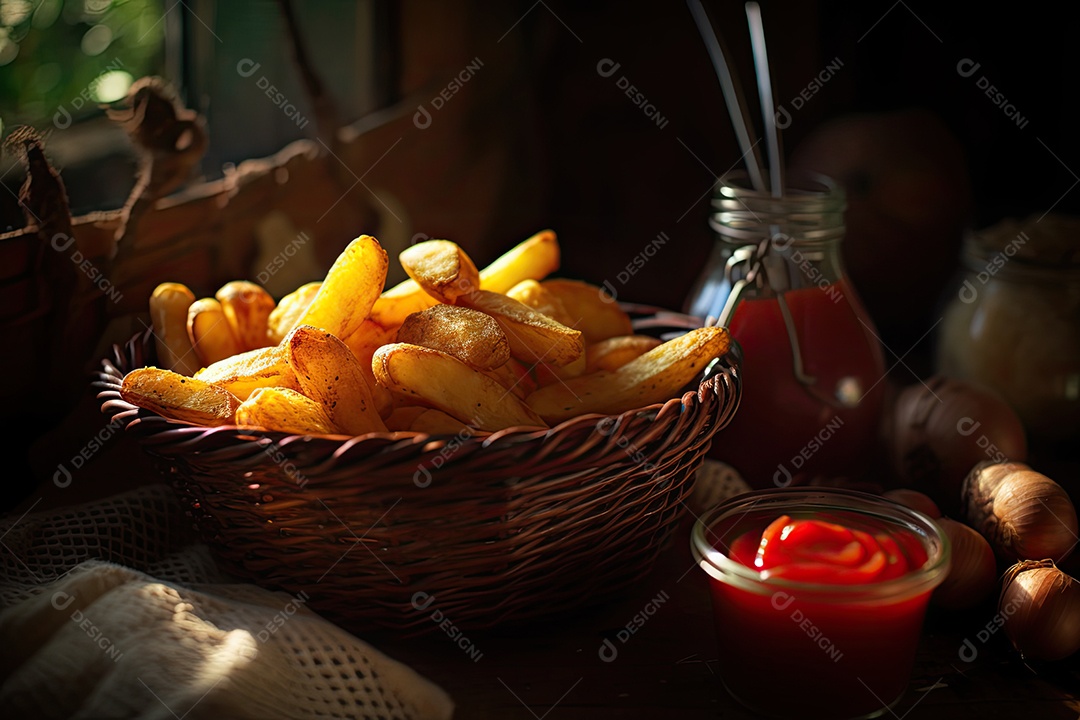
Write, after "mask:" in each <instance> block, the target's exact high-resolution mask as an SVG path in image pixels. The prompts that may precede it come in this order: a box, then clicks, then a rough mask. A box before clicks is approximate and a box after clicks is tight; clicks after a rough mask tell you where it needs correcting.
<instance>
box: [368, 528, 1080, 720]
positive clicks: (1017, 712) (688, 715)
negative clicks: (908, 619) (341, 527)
mask: <svg viewBox="0 0 1080 720" xmlns="http://www.w3.org/2000/svg"><path fill="white" fill-rule="evenodd" d="M691 519H692V518H691ZM689 532H690V522H684V523H683V524H682V526H681V527H680V528H679V531H678V532H677V533H676V535H675V537H674V538H673V539H672V542H671V543H670V544H669V545H668V546H667V548H666V549H665V551H664V553H663V555H662V556H661V558H660V560H659V562H658V563H657V566H656V567H655V569H654V570H653V572H652V573H651V574H650V575H649V576H648V577H647V578H646V579H645V580H643V581H642V582H641V583H639V584H638V585H637V586H636V587H634V588H632V589H631V590H629V591H628V592H627V593H626V596H625V598H624V599H622V600H619V601H617V602H613V603H609V604H606V605H603V606H600V607H593V608H590V609H586V610H582V611H579V612H577V613H575V614H574V615H573V616H571V617H563V618H559V619H554V620H550V621H541V622H537V623H534V624H530V625H528V626H525V627H519V628H515V629H508V630H500V631H497V632H485V633H470V634H467V637H468V640H469V642H470V643H471V644H472V645H473V646H475V648H476V649H477V651H478V652H479V657H476V655H477V653H476V652H473V653H472V656H471V657H470V655H469V654H467V653H466V652H465V651H464V650H462V649H461V648H460V647H459V646H458V644H456V643H455V641H454V640H452V639H451V638H450V637H448V636H447V635H446V634H445V633H444V632H442V631H440V630H439V629H438V628H436V629H435V632H434V633H433V634H431V635H430V636H426V637H423V638H420V639H413V640H408V641H401V640H397V639H394V638H381V639H379V640H376V645H377V646H378V647H379V648H380V649H381V650H383V651H384V652H386V653H387V654H389V655H391V656H393V657H395V658H398V659H400V660H403V661H405V662H407V663H409V664H410V665H412V666H413V667H414V668H415V669H416V670H418V671H419V672H421V673H423V674H424V675H426V676H427V677H429V678H431V679H432V680H434V681H435V682H437V683H439V684H440V685H441V686H442V687H443V688H444V689H445V690H447V691H448V692H449V693H450V694H451V696H452V697H453V698H454V701H455V702H456V704H457V713H456V714H455V716H454V717H455V718H457V720H471V719H473V718H507V719H508V720H512V719H515V718H523V719H527V718H533V720H537V719H538V718H549V719H550V720H559V719H560V718H562V719H569V720H573V719H577V718H590V719H599V720H607V719H609V718H610V719H612V720H613V719H615V718H654V719H657V720H666V719H667V718H671V719H672V720H675V719H676V718H678V719H679V720H696V719H698V718H701V719H702V720H704V719H705V718H721V717H722V718H740V719H741V718H748V719H749V718H756V717H758V716H756V715H754V714H752V713H750V712H748V711H746V710H744V709H743V708H742V707H741V706H739V705H738V704H737V703H736V702H735V701H734V700H732V699H731V698H730V697H729V696H728V695H727V693H726V691H725V690H724V689H723V687H722V686H721V685H720V682H719V679H718V678H717V676H716V674H715V672H716V658H717V656H718V653H720V652H723V648H722V647H720V646H719V645H718V642H717V638H716V636H715V632H714V624H713V618H712V612H711V607H710V600H709V596H708V589H707V586H706V579H705V575H704V573H703V572H702V571H701V570H700V569H698V568H697V566H696V565H695V564H694V562H693V560H692V558H691V555H690V549H689ZM663 595H666V596H667V599H666V600H662V602H658V603H656V604H654V606H653V608H654V610H655V612H654V613H653V614H652V615H651V616H649V617H648V618H647V620H646V622H645V623H644V625H642V626H641V627H640V629H638V630H637V632H635V633H634V634H632V635H629V637H628V639H627V640H626V641H625V642H620V640H619V638H618V637H617V634H618V631H619V630H620V629H621V628H624V627H625V626H626V625H627V624H628V623H630V622H631V621H632V618H633V617H634V616H635V614H637V613H640V612H642V610H643V609H644V608H645V607H646V605H648V604H649V603H650V601H654V600H657V599H662V598H663ZM993 615H994V603H993V602H989V603H988V604H987V606H985V607H980V608H978V609H976V610H972V611H968V612H965V613H960V614H945V613H942V612H939V611H935V612H932V613H931V614H930V616H929V617H928V618H927V622H926V626H925V629H924V632H923V638H922V642H921V645H920V648H919V654H918V658H917V661H916V666H915V669H914V672H913V674H912V678H911V682H910V684H909V686H908V691H907V694H906V695H905V696H904V697H903V698H902V699H901V701H900V702H899V703H898V704H897V705H896V706H894V707H893V709H892V714H890V713H888V712H886V713H885V717H896V718H910V719H911V720H919V719H920V718H923V719H938V718H940V719H942V720H944V719H945V718H949V719H957V720H965V719H968V718H970V719H971V720H975V719H976V718H977V719H979V720H984V719H990V718H1077V717H1080V655H1078V656H1074V657H1073V658H1071V659H1070V660H1067V661H1064V662H1060V663H1056V664H1053V665H1050V666H1048V667H1041V668H1037V669H1036V670H1033V669H1031V668H1028V667H1026V666H1025V665H1024V663H1023V662H1022V661H1021V660H1020V659H1019V657H1018V656H1017V655H1016V653H1015V652H1013V651H1012V649H1011V647H1010V646H1009V644H1008V641H1007V640H1006V639H1005V638H1004V637H1003V636H1002V633H1001V632H1000V631H998V632H997V633H995V634H993V635H991V636H989V639H988V640H987V641H986V642H982V641H981V640H980V639H979V635H978V633H979V631H980V630H981V629H983V628H984V626H985V624H986V623H987V622H988V621H989V620H990V618H991V617H992V616H993ZM451 621H452V618H451ZM985 634H986V633H984V635H985ZM626 635H627V634H626V633H624V637H625V636H626ZM965 638H969V639H970V640H971V643H972V645H974V646H975V649H976V652H975V657H974V659H971V660H970V661H965V660H964V659H962V658H961V656H960V654H961V648H962V647H965V646H964V643H963V641H964V639H965ZM605 639H610V640H611V641H612V643H613V644H614V645H615V647H616V649H617V654H616V656H615V657H614V659H611V660H610V661H605V660H604V659H602V658H601V656H600V649H601V646H602V644H603V642H604V640H605ZM462 644H464V643H462ZM606 654H607V655H608V657H609V658H610V653H606ZM964 656H965V657H967V658H970V656H971V653H970V651H969V650H967V649H965V653H964ZM474 658H475V659H474ZM782 689H783V688H782V686H778V688H777V690H778V691H782Z"/></svg>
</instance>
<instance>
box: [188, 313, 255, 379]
mask: <svg viewBox="0 0 1080 720" xmlns="http://www.w3.org/2000/svg"><path fill="white" fill-rule="evenodd" d="M187 329H188V338H189V339H190V340H191V345H192V346H193V347H194V348H195V354H196V355H198V356H199V363H200V364H201V365H202V366H203V367H206V366H207V365H210V364H213V363H216V362H217V361H218V360H224V359H225V358H227V357H231V356H233V355H236V354H237V353H240V352H243V351H244V348H243V347H241V346H240V340H239V339H237V337H236V334H235V333H234V332H233V329H232V324H231V323H230V322H229V321H228V320H227V319H226V318H225V311H224V310H222V309H221V303H220V302H218V301H217V300H215V299H214V298H199V299H198V300H196V301H195V302H193V303H192V304H191V307H189V308H188V318H187Z"/></svg>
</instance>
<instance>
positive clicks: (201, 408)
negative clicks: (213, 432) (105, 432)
mask: <svg viewBox="0 0 1080 720" xmlns="http://www.w3.org/2000/svg"><path fill="white" fill-rule="evenodd" d="M120 397H122V398H123V399H124V400H126V401H127V402H129V403H131V404H132V405H138V406H139V407H141V408H145V409H147V410H150V411H151V412H156V413H157V414H158V415H161V416H163V417H167V418H172V419H173V420H184V421H185V422H189V423H194V424H196V425H208V426H215V427H216V426H218V425H229V424H231V423H232V422H233V416H234V415H235V414H236V410H237V408H238V407H239V406H240V399H239V398H237V397H236V396H235V395H233V394H232V393H230V392H229V391H228V390H225V389H224V388H221V387H218V386H217V385H212V384H210V383H207V382H203V381H201V380H196V379H195V378H190V377H188V376H186V375H181V374H180V373H175V372H173V371H171V370H161V369H158V368H155V367H147V368H139V369H137V370H132V371H131V372H129V373H128V374H127V375H125V376H124V381H123V383H122V384H121V386H120Z"/></svg>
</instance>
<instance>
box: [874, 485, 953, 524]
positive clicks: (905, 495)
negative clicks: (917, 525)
mask: <svg viewBox="0 0 1080 720" xmlns="http://www.w3.org/2000/svg"><path fill="white" fill-rule="evenodd" d="M882 497H886V498H888V499H889V500H892V501H893V502H895V503H900V504H901V505H903V506H904V507H906V508H911V509H912V510H914V511H916V512H921V513H922V514H923V515H925V516H926V517H928V518H930V519H931V520H937V519H938V518H939V517H941V510H939V509H938V506H937V503H935V502H934V500H933V498H931V497H930V496H929V495H927V494H926V493H921V492H919V491H918V490H912V489H911V488H896V489H894V490H889V491H887V492H885V493H884V495H883V496H882Z"/></svg>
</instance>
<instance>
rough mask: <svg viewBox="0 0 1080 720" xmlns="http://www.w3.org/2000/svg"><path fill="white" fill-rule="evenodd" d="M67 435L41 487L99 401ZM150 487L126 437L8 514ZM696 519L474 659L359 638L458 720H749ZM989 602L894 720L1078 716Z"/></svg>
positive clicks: (937, 637) (1074, 672)
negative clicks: (622, 583) (445, 702)
mask: <svg viewBox="0 0 1080 720" xmlns="http://www.w3.org/2000/svg"><path fill="white" fill-rule="evenodd" d="M94 422H97V423H98V425H93V424H92V423H94ZM65 425H66V426H67V430H68V431H67V432H66V433H62V435H66V436H68V437H67V439H66V440H65V441H63V442H60V441H58V440H55V439H54V441H53V442H52V443H50V444H49V445H47V446H45V447H40V448H37V452H31V464H32V465H34V466H35V468H36V473H35V474H36V475H37V476H38V477H39V478H51V477H52V472H53V470H54V469H55V462H56V460H55V458H57V457H61V458H66V457H71V456H72V455H73V454H74V453H75V452H76V451H77V450H78V449H79V448H81V447H83V446H84V445H85V444H86V435H87V432H86V428H87V427H99V426H100V416H99V415H98V410H97V407H96V403H95V402H93V401H92V400H90V401H88V402H87V403H85V404H84V406H83V407H82V408H81V409H80V412H76V413H74V414H73V415H72V417H70V418H68V420H67V422H66V423H65ZM35 456H36V457H35ZM1074 469H1075V468H1074ZM1062 476H1063V477H1064V476H1066V475H1062ZM148 477H153V471H152V469H151V467H150V465H149V463H148V462H147V460H146V458H145V456H144V455H143V454H142V453H141V452H140V451H139V449H138V447H137V444H136V443H135V442H134V441H133V439H132V438H130V437H127V436H125V435H124V434H123V433H118V434H116V436H115V437H113V438H111V439H109V440H108V442H107V443H106V444H105V447H104V448H103V449H102V451H101V452H100V453H98V454H97V455H96V456H95V457H94V459H93V462H90V463H87V466H86V467H85V468H83V469H82V470H80V471H79V473H77V474H76V476H75V478H74V481H73V482H72V483H70V485H68V486H66V487H64V488H62V489H58V488H57V487H56V486H55V485H54V484H53V483H52V482H48V481H44V482H41V481H38V482H36V483H34V484H35V487H34V489H33V490H32V491H31V492H30V494H29V495H28V496H27V497H26V498H25V499H24V500H23V501H22V502H21V503H20V505H19V506H18V507H16V508H14V509H13V512H14V514H15V516H16V517H18V516H19V515H21V514H22V513H23V512H25V511H26V510H29V509H31V508H33V509H35V510H38V511H40V510H44V509H46V508H50V507H58V506H62V505H72V504H78V503H82V502H87V501H90V500H94V499H98V498H102V497H106V496H108V495H112V494H115V493H117V492H121V491H123V490H126V489H131V488H134V487H137V486H138V485H140V484H142V483H144V482H146V479H147V478H148ZM17 479H19V478H11V480H12V481H14V480H17ZM25 480H26V482H32V481H31V479H30V478H29V477H27V478H25ZM692 520H693V518H692V517H690V515H689V514H688V515H687V517H686V519H685V520H684V522H683V523H682V524H681V526H680V527H679V529H678V530H677V532H676V533H675V534H674V536H673V537H672V539H671V541H670V542H669V543H668V545H667V546H666V548H665V550H664V552H663V553H662V555H661V556H660V558H659V560H658V561H657V563H656V566H655V567H654V569H653V571H652V572H651V574H649V575H648V576H647V577H646V578H645V579H644V580H642V581H641V582H640V583H638V584H637V586H636V587H633V588H631V589H629V590H627V591H626V593H625V596H624V597H623V599H621V600H619V601H616V602H611V603H608V604H605V605H602V606H598V607H591V608H587V609H584V610H580V611H577V612H575V613H573V614H572V615H570V616H564V617H561V618H556V619H551V620H547V621H541V622H536V623H532V624H530V625H527V626H522V627H517V628H508V629H502V630H499V631H497V632H484V633H468V634H467V637H468V640H469V641H470V643H471V645H473V646H474V647H475V651H474V652H473V654H472V656H471V657H470V655H469V654H467V653H466V652H465V651H464V650H462V649H461V648H460V647H459V646H458V645H457V644H456V643H455V642H454V641H453V640H452V639H451V638H449V637H447V635H446V634H445V633H444V632H442V631H440V630H439V629H438V628H434V631H433V632H432V633H431V634H429V635H427V636H423V637H420V638H414V639H408V640H402V639H401V638H398V637H394V636H377V635H370V634H366V633H364V634H361V637H362V638H363V639H365V640H367V641H369V642H371V643H372V644H373V645H374V646H375V647H377V648H379V649H380V650H381V651H383V652H385V653H386V654H387V655H390V656H391V657H394V658H397V659H399V660H402V661H404V662H406V663H408V664H409V665H411V666H412V667H413V668H415V669H416V670H417V671H418V672H420V673H422V674H423V675H425V676H426V677H428V678H430V679H431V680H433V681H434V682H436V683H438V684H439V685H440V686H442V687H443V688H444V689H445V690H446V691H447V692H449V693H450V695H451V696H452V697H453V699H454V701H455V703H456V705H457V712H456V714H455V718H456V720H473V719H475V718H500V719H502V718H505V719H507V720H514V719H516V718H521V719H523V720H528V719H529V718H532V720H539V719H541V718H544V719H545V720H559V719H560V718H562V719H564V720H576V719H579V718H589V719H590V720H593V719H595V720H614V719H615V718H649V719H655V720H667V719H669V718H670V719H672V720H674V719H676V718H678V719H679V720H697V719H699V718H700V719H702V720H704V719H705V718H735V719H741V718H754V717H756V716H754V715H752V714H750V713H749V712H747V711H745V710H743V709H742V708H741V707H740V706H739V705H738V704H737V703H736V702H735V701H734V700H732V699H731V698H729V697H728V695H727V694H726V692H725V691H724V689H723V688H722V687H721V685H720V682H719V680H718V678H717V677H716V674H715V671H716V659H717V657H718V656H719V653H720V652H723V648H722V647H719V646H718V643H717V639H716V635H715V631H714V625H713V618H712V613H711V608H710V600H709V596H708V589H707V586H706V580H705V575H704V573H703V572H702V571H701V570H700V569H699V568H697V566H696V565H695V564H694V562H693V560H692V558H691V555H690V548H689V533H690V527H691V522H692ZM1078 568H1080V565H1078V566H1077V567H1071V566H1070V567H1069V569H1070V571H1072V572H1073V574H1074V575H1080V569H1078ZM661 594H665V595H666V596H667V599H665V600H664V601H663V602H662V603H658V604H656V605H655V612H654V613H653V614H652V615H651V616H650V617H649V618H648V619H647V621H646V622H645V623H644V624H643V625H642V626H641V627H640V629H639V630H638V631H637V632H635V633H634V634H633V635H631V636H629V637H628V639H627V640H626V642H621V641H620V640H619V638H618V632H619V630H620V629H622V628H624V627H625V626H626V625H627V624H628V623H631V621H632V619H633V618H634V616H635V614H638V613H640V612H642V610H643V609H644V608H645V606H646V605H647V604H648V603H649V602H650V601H653V600H655V599H656V598H657V597H658V596H660V595H661ZM994 604H995V601H994V600H991V601H988V603H987V604H986V605H985V606H983V607H979V608H977V609H974V610H971V611H968V612H964V613H959V614H944V613H940V612H931V614H930V615H929V616H928V618H927V622H926V626H925V629H924V632H923V638H922V643H921V646H920V649H919V654H918V658H917V662H916V667H915V669H914V672H913V674H912V678H911V682H910V684H909V686H908V692H907V694H906V695H905V696H904V697H903V698H902V699H901V701H900V702H899V704H897V705H896V706H895V707H894V708H893V713H892V714H890V713H888V712H887V713H885V717H887V718H891V717H895V718H896V719H897V720H899V719H901V718H904V719H905V720H906V719H908V718H910V719H911V720H920V719H928V720H945V719H946V718H948V719H950V720H952V719H956V720H976V719H978V720H984V719H995V718H1001V719H1004V718H1033V719H1039V718H1070V719H1075V718H1078V717H1080V654H1078V655H1076V656H1074V657H1072V658H1071V659H1069V660H1066V661H1063V662H1059V663H1054V664H1051V665H1048V666H1043V667H1039V668H1035V669H1031V668H1028V667H1027V666H1025V665H1024V663H1023V662H1021V661H1020V659H1019V658H1018V656H1017V655H1016V653H1015V652H1013V651H1012V649H1011V647H1010V646H1009V644H1008V641H1007V640H1006V639H1005V638H1004V637H1003V635H1002V633H1001V632H997V633H995V634H994V635H992V636H990V637H989V639H988V640H987V641H986V642H982V641H981V640H980V639H979V635H978V633H979V631H980V630H981V629H983V628H984V627H985V625H986V624H987V622H988V621H990V619H991V618H992V617H993V615H994V611H995V607H994ZM450 620H451V622H452V621H453V619H452V618H451V619H450ZM965 638H967V639H970V640H971V642H972V644H973V645H974V646H975V649H976V651H977V653H976V656H975V658H974V659H973V660H972V661H970V662H965V660H964V659H962V658H961V656H960V651H961V648H962V647H964V644H963V643H964V639H965ZM605 639H609V640H611V642H612V643H613V644H614V645H615V647H616V649H617V656H616V657H615V658H614V659H613V660H611V661H610V662H606V661H605V660H603V659H601V657H600V648H601V646H602V644H603V642H604V640H605ZM967 656H968V654H967V653H965V657H967ZM474 658H475V660H474ZM779 690H782V686H778V691H779Z"/></svg>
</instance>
